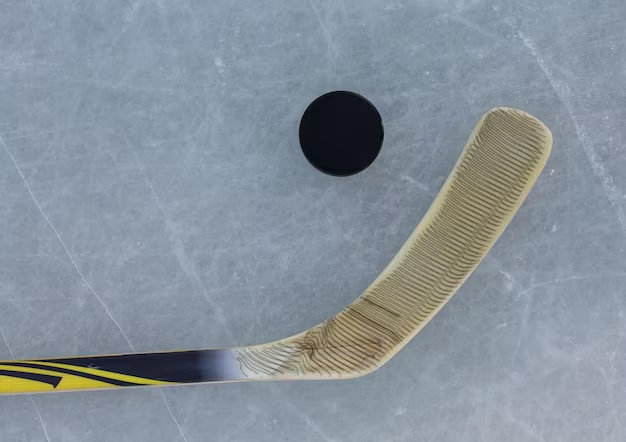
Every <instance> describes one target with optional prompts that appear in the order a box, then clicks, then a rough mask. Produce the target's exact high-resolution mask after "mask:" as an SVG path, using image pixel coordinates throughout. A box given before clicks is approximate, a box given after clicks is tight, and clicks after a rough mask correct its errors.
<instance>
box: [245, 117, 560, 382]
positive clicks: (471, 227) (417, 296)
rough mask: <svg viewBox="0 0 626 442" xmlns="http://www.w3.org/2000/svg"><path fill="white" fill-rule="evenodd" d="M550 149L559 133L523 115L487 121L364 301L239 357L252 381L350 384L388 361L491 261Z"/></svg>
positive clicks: (368, 290) (478, 127)
mask: <svg viewBox="0 0 626 442" xmlns="http://www.w3.org/2000/svg"><path fill="white" fill-rule="evenodd" d="M551 146H552V135H551V133H550V131H549V130H548V129H547V128H546V127H545V126H544V125H543V124H542V123H541V122H539V121H538V120H537V119H535V118H534V117H532V116H530V115H528V114H526V113H524V112H521V111H518V110H515V109H509V108H498V109H494V110H492V111H490V112H488V113H487V114H485V115H484V116H483V117H482V118H481V120H480V122H479V123H478V125H477V126H476V128H475V129H474V132H473V133H472V135H471V137H470V139H469V141H468V143H467V145H466V146H465V149H464V151H463V153H462V155H461V157H460V158H459V160H458V162H457V164H456V166H455V168H454V170H453V171H452V173H451V175H450V177H449V178H448V180H447V181H446V183H445V185H444V187H443V189H442V191H441V192H440V194H439V196H438V197H437V199H436V200H435V202H434V203H433V205H432V206H431V208H430V210H429V211H428V213H427V214H426V216H425V217H424V220H423V221H422V223H421V224H420V225H419V226H418V228H417V229H416V230H415V232H414V233H413V234H412V236H411V238H410V239H409V241H408V242H407V243H406V245H405V246H404V247H403V249H402V250H401V251H400V252H399V253H398V255H397V256H396V258H395V259H394V260H393V262H392V263H391V264H390V265H389V266H388V267H387V269H386V270H385V271H384V272H383V273H382V274H381V275H380V276H379V277H378V279H377V280H376V281H375V282H374V283H373V284H372V285H371V286H370V287H369V288H368V289H367V290H366V291H365V293H364V294H363V295H362V296H361V297H359V298H358V299H357V300H356V301H355V302H354V303H352V304H351V305H350V306H349V307H348V308H346V309H345V310H344V311H343V312H341V313H339V314H338V315H336V316H334V317H333V318H331V319H329V320H328V321H326V322H324V323H322V324H320V325H319V326H317V327H315V328H313V329H311V330H309V331H308V332H305V333H303V334H300V335H297V336H295V337H292V338H288V339H285V340H282V341H278V342H275V343H272V344H267V345H261V346H257V347H248V348H242V349H238V350H236V352H237V359H238V361H239V363H240V366H241V369H242V371H243V372H244V373H245V374H246V376H250V377H251V378H283V379H292V378H302V377H312V378H328V377H330V378H346V377H354V376H359V375H362V374H365V373H368V372H370V371H372V370H374V369H375V368H377V367H379V366H380V365H381V364H383V363H384V362H386V361H387V360H388V359H389V358H390V357H391V356H393V355H394V354H395V353H397V352H398V351H399V350H400V349H401V348H402V347H403V346H404V345H405V344H406V343H407V342H408V341H409V340H410V339H411V338H412V337H413V336H415V335H416V334H417V333H418V332H419V330H421V328H422V327H423V326H424V325H426V323H427V322H428V321H429V320H430V319H431V318H432V317H433V316H434V315H435V314H436V313H437V311H439V309H440V308H441V307H442V306H443V305H444V304H445V303H446V302H447V301H448V299H450V297H451V296H452V295H453V294H454V293H455V292H456V290H457V289H458V288H459V287H460V286H461V284H462V283H463V282H464V281H465V279H466V278H467V277H468V276H469V275H470V274H471V272H472V271H473V270H474V269H475V268H476V266H477V265H478V264H479V263H480V261H481V260H482V259H483V258H484V256H485V255H486V254H487V252H488V251H489V249H490V248H491V247H492V246H493V244H494V243H495V241H496V240H497V238H498V237H499V236H500V234H501V233H502V232H503V231H504V229H505V228H506V226H507V225H508V223H509V221H510V220H511V218H512V217H513V215H514V214H515V213H516V212H517V210H518V209H519V207H520V205H521V204H522V202H523V201H524V199H525V198H526V195H527V194H528V192H529V191H530V189H531V187H532V186H533V184H534V183H535V181H536V179H537V177H538V176H539V174H540V172H541V170H542V169H543V167H544V165H545V162H546V161H547V158H548V155H549V153H550V149H551Z"/></svg>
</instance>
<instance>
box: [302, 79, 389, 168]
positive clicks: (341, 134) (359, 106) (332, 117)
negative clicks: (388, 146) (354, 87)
mask: <svg viewBox="0 0 626 442" xmlns="http://www.w3.org/2000/svg"><path fill="white" fill-rule="evenodd" d="M383 138H384V130H383V122H382V119H381V118H380V114H379V113H378V111H377V110H376V108H375V107H374V105H373V104H372V103H370V102H369V101H368V100H367V99H366V98H364V97H362V96H360V95H359V94H355V93H354V92H345V91H337V92H330V93H328V94H325V95H322V96H321V97H319V98H318V99H316V100H315V101H314V102H313V103H311V104H310V105H309V107H308V108H307V110H306V111H305V112H304V115H303V116H302V121H301V122H300V146H301V147H302V152H304V156H305V157H306V158H307V160H309V162H310V163H311V164H312V165H313V167H315V168H316V169H318V170H319V171H321V172H324V173H327V174H329V175H334V176H349V175H354V174H356V173H359V172H361V171H363V170H365V169H367V167H369V165H370V164H372V163H373V162H374V160H375V159H376V157H377V156H378V153H379V152H380V148H381V147H382V144H383Z"/></svg>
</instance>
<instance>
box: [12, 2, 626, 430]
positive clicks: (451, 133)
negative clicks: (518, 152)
mask: <svg viewBox="0 0 626 442" xmlns="http://www.w3.org/2000/svg"><path fill="white" fill-rule="evenodd" d="M625 54H626V4H625V3H624V2H623V1H620V0H613V1H583V0H576V1H566V0H558V1H551V2H546V1H539V0H533V1H523V2H517V1H503V2H489V1H436V0H423V1H403V0H337V1H330V0H310V1H306V0H264V1H257V0H236V1H232V0H229V1H226V0H214V1H206V2H203V1H197V0H181V1H167V0H137V1H130V0H107V1H100V2H96V1H45V0H27V1H26V0H0V137H1V138H2V142H1V143H0V327H1V329H2V332H3V339H1V340H0V359H2V358H4V359H9V358H11V357H15V358H40V357H54V356H70V355H86V354H94V353H118V352H130V351H132V350H135V351H141V352H145V351H157V350H176V349H190V348H207V347H220V346H232V345H244V344H251V343H261V342H266V341H271V340H275V339H278V338H281V337H286V336H288V335H291V334H294V333H296V332H299V331H302V330H305V329H307V328H310V327H312V326H313V325H315V324H316V323H318V322H320V321H322V320H324V319H326V318H327V317H329V316H330V315H332V314H334V313H337V312H339V311H340V310H341V309H342V308H343V307H344V306H345V305H346V304H348V303H349V302H350V301H351V300H353V299H354V298H356V297H357V296H358V295H359V294H360V293H361V291H362V290H364V289H365V288H366V287H367V286H368V285H369V283H370V282H372V280H373V279H374V278H375V277H376V275H377V274H378V273H379V272H380V271H381V270H382V269H383V268H384V267H385V265H386V264H387V263H388V262H389V261H390V260H391V258H392V257H393V255H394V254H395V252H396V251H397V250H398V249H399V248H400V246H401V245H402V244H403V243H404V241H405V240H406V238H407V237H408V235H409V234H410V232H411V231H412V230H413V228H414V227H415V225H416V224H417V223H418V222H419V220H420V218H421V216H422V215H423V214H424V213H425V211H426V210H427V209H428V207H429V205H430V203H431V201H432V200H433V198H434V196H435V195H436V194H437V192H438V191H439V188H440V187H441V185H442V184H443V182H444V180H445V178H446V176H447V174H448V172H449V171H450V170H451V168H452V166H453V164H454V162H455V161H456V159H457V157H458V155H459V153H460V151H461V148H462V147H463V144H464V142H465V141H466V139H467V137H468V136H469V134H470V131H471V129H472V127H473V126H474V124H475V123H476V122H477V121H478V119H479V117H480V116H481V114H482V113H484V112H486V111H487V110H489V109H490V108H492V107H495V106H512V107H516V108H519V109H522V110H524V111H526V112H529V113H531V114H533V115H534V116H536V117H537V118H539V119H541V120H542V121H543V122H545V123H546V124H547V125H548V126H549V127H550V128H551V130H552V132H553V134H554V141H555V143H554V148H553V153H552V156H551V158H550V160H549V162H548V165H547V167H546V169H545V171H544V173H543V175H542V176H541V178H540V179H539V181H538V183H537V185H536V187H535V188H534V190H533V191H532V193H531V194H530V196H529V198H528V200H527V202H526V203H525V204H524V206H523V207H522V209H521V210H520V212H519V213H518V215H517V216H516V218H515V219H514V220H513V222H512V223H511V225H510V226H509V228H508V229H507V230H506V232H505V234H504V235H503V236H502V238H501V239H500V241H499V242H498V243H497V244H496V246H495V247H494V249H493V250H492V252H491V253H490V254H489V255H488V257H487V258H486V259H485V260H484V261H483V263H482V264H481V265H480V266H479V268H478V269H477V271H476V272H475V273H474V274H473V275H472V276H471V278H470V279H469V280H468V281H467V283H466V284H465V285H464V286H463V287H462V289H461V290H460V291H459V292H458V293H457V295H456V296H455V297H454V298H453V299H452V301H451V302H450V303H449V304H448V305H447V306H446V307H445V308H444V309H443V310H442V311H441V313H440V314H439V315H438V316H437V317H436V318H435V319H434V320H433V321H432V322H431V323H430V324H429V325H428V326H427V327H426V329H424V330H423V332H422V333H420V334H419V335H418V337H417V338H416V339H414V340H413V341H412V342H411V343H410V344H409V345H408V346H407V347H406V348H405V349H404V350H403V351H402V352H401V353H400V354H398V355H397V357H395V358H394V359H393V360H392V361H391V362H390V363H389V364H388V365H386V366H384V367H383V368H382V369H381V370H379V371H377V372H376V373H374V374H373V375H371V376H369V377H365V378H361V379H358V380H354V381H347V382H329V383H304V382H303V383H280V384H279V383H261V384H229V385H205V386H192V387H175V388H169V389H165V390H159V389H156V390H126V391H109V392H83V393H76V394H59V395H40V396H32V397H29V396H20V397H1V398H0V440H1V441H2V442H14V441H46V440H48V441H53V442H57V441H58V442H75V441H94V442H95V441H98V442H104V441H111V442H120V441H153V442H165V441H168V442H169V441H172V442H176V441H178V442H181V441H182V442H185V441H187V442H200V441H273V442H274V441H301V442H306V441H359V442H360V441H375V442H379V441H389V442H395V441H411V442H413V441H437V442H441V441H511V442H521V441H567V442H576V441H584V442H588V441H616V442H622V441H624V440H626V394H625V391H626V318H625V317H624V313H625V312H626V288H625V287H626V250H625V248H626V147H625V143H626V124H625V123H626V89H625V88H626V55H625ZM337 89H345V90H352V91H355V92H358V93H361V94H363V95H365V96H366V97H367V98H369V99H370V100H371V101H372V102H373V103H374V104H375V105H376V106H377V108H378V110H379V111H380V113H381V115H382V117H383V120H384V123H385V130H386V138H385V143H384V147H383V150H382V152H381V155H380V156H379V157H378V159H377V160H376V162H375V163H374V164H373V165H372V166H371V167H370V168H369V169H367V170H366V171H365V172H363V173H361V174H359V175H356V176H354V177H350V178H342V179H339V178H332V177H329V176H325V175H323V174H321V173H319V172H317V171H316V170H315V169H313V168H312V167H311V166H310V165H309V164H308V163H307V162H306V160H305V159H304V157H303V155H302V154H301V152H300V149H299V145H298V136H297V128H298V123H299V119H300V116H301V115H302V112H303V111H304V109H305V108H306V106H307V105H308V104H309V103H310V102H311V101H312V100H313V99H315V98H316V97H317V96H319V95H321V94H323V93H325V92H328V91H331V90H337ZM3 341H5V342H3Z"/></svg>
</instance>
